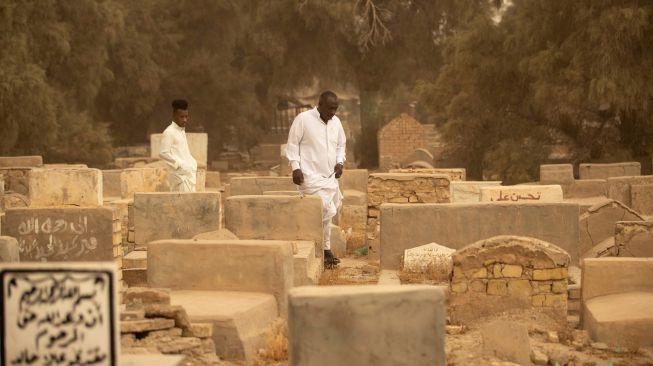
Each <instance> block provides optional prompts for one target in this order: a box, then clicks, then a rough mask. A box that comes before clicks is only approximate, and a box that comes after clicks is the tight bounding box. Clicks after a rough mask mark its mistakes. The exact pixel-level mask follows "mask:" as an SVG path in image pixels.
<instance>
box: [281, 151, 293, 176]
mask: <svg viewBox="0 0 653 366" xmlns="http://www.w3.org/2000/svg"><path fill="white" fill-rule="evenodd" d="M279 175H280V176H282V177H285V176H289V175H292V167H291V166H290V161H289V160H288V158H287V157H286V144H283V145H280V146H279Z"/></svg>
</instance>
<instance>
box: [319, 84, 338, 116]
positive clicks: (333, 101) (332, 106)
mask: <svg viewBox="0 0 653 366" xmlns="http://www.w3.org/2000/svg"><path fill="white" fill-rule="evenodd" d="M317 110H318V112H320V118H322V120H323V121H324V122H325V123H326V122H329V120H331V118H333V116H335V115H336V111H337V110H338V96H337V95H336V93H334V92H332V91H331V90H326V91H324V92H322V94H320V101H319V102H318V104H317Z"/></svg>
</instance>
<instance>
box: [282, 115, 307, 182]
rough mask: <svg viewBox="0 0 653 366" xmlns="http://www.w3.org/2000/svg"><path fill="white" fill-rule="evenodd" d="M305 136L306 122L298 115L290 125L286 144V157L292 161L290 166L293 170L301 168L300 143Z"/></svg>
mask: <svg viewBox="0 0 653 366" xmlns="http://www.w3.org/2000/svg"><path fill="white" fill-rule="evenodd" d="M303 136H304V124H303V123H302V119H301V118H300V117H299V116H297V117H295V120H294V121H293V122H292V125H291V126H290V132H288V143H287V144H286V157H287V158H288V161H290V166H291V167H292V170H297V169H301V166H300V163H299V162H300V150H299V143H300V142H301V141H302V137H303Z"/></svg>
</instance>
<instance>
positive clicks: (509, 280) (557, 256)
mask: <svg viewBox="0 0 653 366" xmlns="http://www.w3.org/2000/svg"><path fill="white" fill-rule="evenodd" d="M569 260H570V258H569V254H567V253H566V252H565V251H564V250H562V249H561V248H559V247H557V246H555V245H553V244H551V243H547V242H545V241H542V240H538V239H534V238H528V237H520V236H510V235H504V236H496V237H493V238H490V239H484V240H480V241H478V242H476V243H473V244H470V245H468V246H466V247H464V248H462V249H460V250H458V251H457V252H456V253H454V255H453V276H452V277H451V282H450V288H451V296H450V297H449V299H448V300H449V302H448V305H449V310H450V311H449V316H450V317H451V319H452V321H453V322H454V323H463V324H471V323H473V322H474V321H475V320H476V319H479V318H482V317H486V316H491V315H495V314H499V313H502V312H504V311H506V310H508V309H526V310H529V311H542V312H545V313H546V314H547V315H550V316H552V317H553V318H554V319H559V320H561V321H564V320H566V318H567V276H568V267H569Z"/></svg>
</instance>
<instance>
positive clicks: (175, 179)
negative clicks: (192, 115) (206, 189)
mask: <svg viewBox="0 0 653 366" xmlns="http://www.w3.org/2000/svg"><path fill="white" fill-rule="evenodd" d="M186 124H188V102H187V101H185V100H183V99H177V100H174V101H173V102H172V123H170V125H169V126H168V127H167V128H166V129H165V131H163V138H162V139H161V149H160V151H159V157H160V158H161V159H163V160H165V161H166V162H167V163H168V183H169V184H170V191H171V192H195V183H196V176H197V161H196V160H195V158H193V156H192V155H191V154H190V149H189V148H188V140H186Z"/></svg>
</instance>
